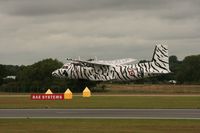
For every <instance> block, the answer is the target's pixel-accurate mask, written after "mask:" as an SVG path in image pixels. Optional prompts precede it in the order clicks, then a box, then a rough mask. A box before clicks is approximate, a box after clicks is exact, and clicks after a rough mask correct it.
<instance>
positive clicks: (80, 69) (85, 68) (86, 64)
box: [52, 45, 170, 81]
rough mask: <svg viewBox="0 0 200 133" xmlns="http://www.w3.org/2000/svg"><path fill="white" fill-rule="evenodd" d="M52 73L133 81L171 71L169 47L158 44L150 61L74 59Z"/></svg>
mask: <svg viewBox="0 0 200 133" xmlns="http://www.w3.org/2000/svg"><path fill="white" fill-rule="evenodd" d="M68 60H70V61H71V63H67V64H65V65H64V66H63V67H62V68H60V69H57V70H56V71H54V72H53V73H52V74H53V75H54V76H56V77H64V78H68V79H86V80H91V81H109V80H116V81H132V80H137V79H142V78H146V77H152V76H156V75H159V74H167V73H170V70H169V57H168V48H167V46H166V45H156V47H155V50H154V53H153V58H152V60H151V61H149V62H145V63H138V64H131V65H127V63H130V62H132V61H134V59H130V58H129V59H122V60H116V61H82V60H72V59H68Z"/></svg>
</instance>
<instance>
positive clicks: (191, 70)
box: [177, 55, 200, 83]
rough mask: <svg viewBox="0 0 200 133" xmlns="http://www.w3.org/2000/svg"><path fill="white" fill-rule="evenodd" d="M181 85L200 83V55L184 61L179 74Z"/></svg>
mask: <svg viewBox="0 0 200 133" xmlns="http://www.w3.org/2000/svg"><path fill="white" fill-rule="evenodd" d="M177 80H178V81H179V82H180V83H199V82H200V55H193V56H188V57H186V58H185V59H184V60H183V63H182V64H181V66H180V68H179V71H178V73H177Z"/></svg>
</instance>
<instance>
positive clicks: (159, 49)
mask: <svg viewBox="0 0 200 133" xmlns="http://www.w3.org/2000/svg"><path fill="white" fill-rule="evenodd" d="M157 50H158V51H160V52H161V54H163V55H164V56H165V57H168V55H166V54H165V53H163V51H162V50H160V49H159V48H157Z"/></svg>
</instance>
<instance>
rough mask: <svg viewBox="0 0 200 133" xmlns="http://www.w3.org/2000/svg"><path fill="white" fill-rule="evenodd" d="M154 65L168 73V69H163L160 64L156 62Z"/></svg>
mask: <svg viewBox="0 0 200 133" xmlns="http://www.w3.org/2000/svg"><path fill="white" fill-rule="evenodd" d="M154 63H155V65H156V66H158V67H160V68H162V69H164V70H167V71H168V69H166V68H165V67H162V66H161V65H160V64H159V63H158V62H154Z"/></svg>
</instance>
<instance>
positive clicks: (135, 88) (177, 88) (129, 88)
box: [101, 84, 200, 94]
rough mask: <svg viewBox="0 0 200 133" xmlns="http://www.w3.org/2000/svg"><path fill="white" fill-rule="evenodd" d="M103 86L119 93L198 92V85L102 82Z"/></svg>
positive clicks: (108, 90)
mask: <svg viewBox="0 0 200 133" xmlns="http://www.w3.org/2000/svg"><path fill="white" fill-rule="evenodd" d="M101 86H102V85H101ZM104 86H105V88H106V90H107V93H120V94H200V85H142V84H141V85H136V84H104Z"/></svg>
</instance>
